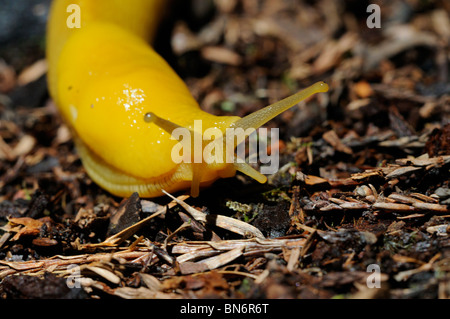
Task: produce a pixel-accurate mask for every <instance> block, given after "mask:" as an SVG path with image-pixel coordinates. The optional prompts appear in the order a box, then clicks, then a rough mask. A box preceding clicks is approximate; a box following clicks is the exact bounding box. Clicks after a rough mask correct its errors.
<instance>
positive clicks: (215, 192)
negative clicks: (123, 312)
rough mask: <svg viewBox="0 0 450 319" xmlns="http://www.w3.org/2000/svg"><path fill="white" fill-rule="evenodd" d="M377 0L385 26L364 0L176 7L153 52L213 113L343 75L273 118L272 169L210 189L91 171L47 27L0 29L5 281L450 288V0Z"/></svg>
mask: <svg viewBox="0 0 450 319" xmlns="http://www.w3.org/2000/svg"><path fill="white" fill-rule="evenodd" d="M374 3H378V4H379V8H380V9H381V12H380V21H379V22H380V25H379V26H380V28H370V27H369V25H370V23H369V24H368V22H374V23H376V22H377V20H376V16H372V18H370V17H369V16H370V15H371V13H372V11H370V12H367V8H368V6H369V4H370V3H369V2H368V1H361V0H353V1H335V0H322V1H317V2H313V1H278V0H263V1H246V0H242V1H238V0H229V1H222V0H216V1H203V0H202V1H182V2H180V3H178V5H179V6H181V8H178V9H177V12H178V13H169V14H168V15H167V18H166V21H165V22H164V27H162V28H161V33H160V34H159V36H158V39H157V41H156V44H155V48H156V50H157V51H158V52H160V53H161V55H163V56H164V57H165V58H166V59H167V61H168V62H169V63H170V64H171V65H172V66H173V67H174V69H175V70H176V71H177V72H178V73H179V74H180V76H181V77H182V78H183V79H184V80H185V82H186V83H187V85H188V87H189V89H190V90H191V92H192V94H193V96H194V97H195V98H196V100H197V101H199V104H200V105H201V107H202V108H203V109H204V110H206V111H208V112H210V113H213V114H216V115H238V116H244V115H246V114H249V113H251V112H253V111H255V110H257V109H260V108H262V107H264V106H265V105H268V104H270V103H273V102H275V101H278V100H280V99H282V98H284V97H286V96H288V95H290V94H293V93H294V92H296V91H298V90H300V89H302V88H304V87H306V86H308V85H310V84H312V83H314V82H316V81H324V82H326V83H328V85H329V86H330V90H329V92H328V93H326V94H318V95H315V96H314V97H312V98H310V99H309V100H308V101H307V102H306V103H300V104H299V105H298V106H296V107H294V108H292V109H291V110H289V111H287V112H285V113H283V114H282V115H280V116H278V117H277V118H275V119H274V120H273V121H271V122H270V123H269V124H268V125H267V127H269V128H279V136H280V141H279V142H277V143H274V144H272V145H270V146H269V147H270V148H271V149H273V148H278V150H279V152H280V169H279V171H278V172H277V173H276V174H274V175H271V176H269V182H268V183H267V184H263V185H261V184H259V183H257V182H255V181H252V180H251V179H250V178H248V177H246V176H243V175H241V174H238V175H237V176H236V177H233V178H229V179H222V180H219V181H217V182H216V183H214V184H213V185H212V186H211V187H209V188H207V189H202V190H201V192H200V196H199V197H197V198H191V197H189V195H186V194H185V193H183V192H181V193H177V194H168V195H167V196H164V197H161V198H150V199H149V198H140V197H139V196H138V195H137V194H134V195H132V196H130V197H129V198H118V197H115V196H112V195H111V194H109V193H108V192H106V191H104V190H103V189H101V188H100V187H99V186H97V185H96V184H95V183H93V182H92V180H91V179H90V178H89V176H88V175H87V174H86V172H85V170H84V168H83V166H82V164H81V161H80V158H79V156H78V155H77V152H76V149H75V148H74V144H73V141H72V138H71V133H70V130H69V128H68V127H67V125H66V124H64V123H63V121H62V119H61V117H60V115H59V113H58V111H57V108H56V106H55V104H54V103H53V101H52V100H51V98H50V97H49V95H48V91H47V84H46V70H47V65H46V62H45V59H44V52H43V45H42V43H43V42H42V41H44V38H43V37H44V34H40V35H39V34H38V36H33V37H31V35H28V36H24V37H23V38H21V39H23V40H21V41H19V42H17V41H13V40H11V39H9V40H8V37H7V35H6V36H5V37H3V38H2V37H1V36H2V35H1V34H0V40H2V41H4V42H3V44H2V45H1V47H2V48H1V50H0V56H1V57H2V59H0V226H1V229H0V297H1V298H5V299H35V298H70V299H72V298H75V299H85V298H88V299H90V298H106V299H110V298H129V299H137V298H171V299H172V298H182V299H195V298H221V299H222V298H236V299H256V298H267V299H272V298H281V299H289V298H294V299H306V298H309V299H311V298H314V299H318V298H324V299H330V298H362V299H366V298H367V299H368V298H389V299H413V298H418V299H428V298H431V299H437V298H449V297H450V237H449V234H450V189H449V175H450V171H449V169H450V124H449V119H450V82H449V61H450V50H449V45H450V14H449V13H450V3H449V2H448V1H445V0H441V1H418V0H411V1H389V2H388V3H387V1H375V2H374ZM46 8H47V2H46V1H44V2H43V4H41V7H38V8H37V9H36V8H34V9H36V10H34V11H33V12H34V14H36V15H37V14H43V15H45V12H46ZM38 9H39V10H40V11H39V10H38ZM2 10H4V11H3V12H0V14H7V13H8V12H6V13H5V10H7V8H6V7H5V8H4V9H2ZM180 12H181V13H180ZM374 12H375V11H374ZM375 13H376V12H375ZM17 19H18V18H17ZM33 23H34V22H33ZM25 27H26V25H25ZM25 34H26V32H25ZM5 39H6V40H5ZM118 151H120V150H118ZM149 165H151V163H149ZM169 195H170V196H169Z"/></svg>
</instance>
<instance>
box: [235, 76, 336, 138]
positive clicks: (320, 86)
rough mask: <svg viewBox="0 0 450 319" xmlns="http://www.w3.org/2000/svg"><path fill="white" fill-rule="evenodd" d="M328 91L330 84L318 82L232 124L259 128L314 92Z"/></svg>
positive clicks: (237, 126) (243, 127)
mask: <svg viewBox="0 0 450 319" xmlns="http://www.w3.org/2000/svg"><path fill="white" fill-rule="evenodd" d="M327 91H328V85H327V84H326V83H324V82H317V83H315V84H313V85H311V86H309V87H307V88H306V89H304V90H302V91H300V92H298V93H295V94H293V95H291V96H288V97H287V98H285V99H283V100H281V101H278V102H275V103H273V104H271V105H268V106H266V107H265V108H262V109H260V110H258V111H256V112H254V113H252V114H249V115H247V116H245V117H243V118H242V119H240V120H237V121H236V122H235V123H233V124H232V127H233V128H242V129H244V130H246V129H249V128H253V129H257V128H259V127H261V126H262V125H264V124H266V123H267V122H268V121H270V120H271V119H273V118H274V117H275V116H277V115H279V114H281V113H283V112H284V111H286V110H288V109H290V108H291V107H293V106H294V105H296V104H297V103H299V102H301V101H303V100H305V99H307V98H308V97H310V96H311V95H313V94H316V93H324V92H327Z"/></svg>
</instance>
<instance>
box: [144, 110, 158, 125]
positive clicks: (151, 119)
mask: <svg viewBox="0 0 450 319" xmlns="http://www.w3.org/2000/svg"><path fill="white" fill-rule="evenodd" d="M155 118H156V116H155V114H154V113H152V112H148V113H145V115H144V121H145V122H146V123H153V122H154V121H155Z"/></svg>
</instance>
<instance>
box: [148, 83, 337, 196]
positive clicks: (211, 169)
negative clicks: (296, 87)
mask: <svg viewBox="0 0 450 319" xmlns="http://www.w3.org/2000/svg"><path fill="white" fill-rule="evenodd" d="M327 91H328V85H327V84H326V83H324V82H317V83H315V84H313V85H311V86H310V87H308V88H306V89H304V90H302V91H300V92H298V93H296V94H294V95H291V96H289V97H287V98H285V99H283V100H281V101H278V102H276V103H274V104H271V105H268V106H266V107H265V108H263V109H260V110H258V111H256V112H254V113H252V114H249V115H247V116H245V117H243V118H238V119H236V120H234V119H233V122H231V124H230V123H227V124H226V125H225V127H223V126H220V125H218V126H216V127H209V128H207V129H206V130H203V129H202V127H201V126H200V128H198V127H197V128H196V125H195V124H194V129H190V128H185V127H181V126H179V125H177V124H175V123H172V122H170V121H168V120H165V119H162V118H160V117H158V116H157V115H156V114H154V113H151V112H149V113H147V114H145V116H144V120H145V122H147V123H153V124H155V125H157V126H159V127H160V128H162V129H164V130H165V131H167V132H168V133H169V134H171V135H172V137H173V138H175V139H177V140H179V141H180V137H182V138H181V141H180V143H178V144H177V145H178V147H179V149H177V150H173V152H172V155H174V154H175V156H172V159H173V160H176V161H179V162H180V163H181V162H183V165H186V164H188V165H189V166H188V167H189V168H190V172H191V174H190V176H191V195H192V196H193V197H196V196H198V194H199V188H200V185H201V184H210V183H211V182H212V181H214V180H215V179H217V178H219V177H222V178H223V177H231V176H234V175H235V173H236V171H240V172H242V173H244V174H245V175H248V176H249V177H252V178H253V179H255V180H257V181H258V182H260V183H265V182H266V181H267V177H266V176H264V175H263V174H261V173H260V172H258V171H257V170H255V169H254V168H253V167H251V166H250V165H249V164H247V163H245V162H242V161H238V160H237V158H236V156H235V154H234V151H235V149H236V147H237V145H239V144H240V143H242V142H244V141H245V138H246V137H247V136H248V135H249V134H248V132H249V130H250V131H253V130H256V129H258V128H259V127H261V126H262V125H264V124H265V123H267V122H268V121H270V120H271V119H273V118H274V117H276V116H277V115H279V114H280V113H282V112H284V111H286V110H288V109H289V108H291V107H292V106H294V105H296V104H297V103H299V102H300V101H302V100H304V99H306V98H308V97H310V96H311V95H313V94H316V93H321V92H327ZM236 131H240V132H247V133H246V134H238V135H236ZM231 132H232V133H231ZM213 136H214V138H212V137H213ZM181 149H182V150H183V155H182V156H179V157H177V156H176V155H177V151H180V150H181ZM174 151H175V152H174ZM178 155H179V152H178ZM174 157H177V158H176V159H175V158H174Z"/></svg>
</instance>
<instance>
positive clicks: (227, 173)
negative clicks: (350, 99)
mask: <svg viewBox="0 0 450 319" xmlns="http://www.w3.org/2000/svg"><path fill="white" fill-rule="evenodd" d="M164 2H165V1H164V0H162V1H161V0H127V1H123V0H122V1H121V0H77V1H76V0H55V1H54V3H53V5H52V10H51V13H50V18H49V24H48V31H47V59H48V65H49V69H48V82H49V90H50V94H51V96H52V97H53V99H54V101H55V103H56V104H57V106H58V108H59V110H60V112H61V114H62V116H63V118H64V120H65V121H66V122H67V123H68V124H69V126H70V127H71V129H72V132H73V135H74V140H75V144H76V147H77V150H78V152H79V154H80V158H81V160H82V162H83V165H84V167H85V168H86V171H87V173H88V174H89V176H90V177H91V178H92V179H93V180H94V181H95V182H96V183H97V184H99V185H100V186H101V187H103V188H104V189H106V190H108V191H109V192H111V193H113V194H115V195H117V196H129V195H130V194H132V193H133V192H138V193H139V195H140V196H142V197H155V196H160V195H162V194H163V193H162V190H165V191H167V192H175V191H177V190H181V189H186V188H189V187H191V193H192V194H193V195H197V194H198V189H199V187H203V186H207V185H209V184H211V183H212V182H213V181H215V180H216V179H218V178H222V177H231V176H234V175H235V173H236V170H240V171H242V172H244V173H246V174H247V175H250V176H252V177H254V178H256V179H257V180H259V181H260V182H264V181H265V179H264V176H261V174H259V173H258V172H256V171H254V170H253V169H251V167H250V166H245V165H242V164H240V165H238V164H234V163H212V164H207V163H206V162H205V161H204V160H205V159H203V161H201V162H200V163H198V162H196V163H194V161H193V162H192V163H185V162H182V163H176V162H174V161H173V158H172V150H173V148H174V146H175V145H176V144H177V143H178V141H177V140H175V139H173V138H171V129H173V128H175V127H183V128H186V129H188V130H190V131H191V132H192V133H193V134H194V135H195V134H201V135H203V133H204V131H205V130H206V129H208V128H212V127H214V128H217V129H218V130H220V131H221V132H224V134H225V130H226V129H227V128H229V127H242V128H244V129H245V128H249V127H253V128H255V129H256V128H257V127H259V126H261V125H262V124H264V123H265V122H267V121H268V120H270V119H271V118H273V117H275V116H276V115H278V114H279V113H281V112H283V111H284V110H286V109H287V108H289V107H291V106H293V105H295V104H296V103H298V102H299V101H300V100H301V99H304V98H306V97H308V96H310V95H312V94H314V93H317V92H325V91H326V90H327V86H326V84H324V83H318V84H315V85H314V86H311V87H310V88H308V89H306V90H308V91H306V90H305V91H302V92H300V93H297V94H296V95H294V96H292V97H290V98H287V99H285V100H283V101H280V102H278V103H276V105H275V104H274V105H271V106H268V107H266V108H264V109H262V110H260V111H258V112H255V113H253V114H251V115H249V116H247V117H244V118H242V119H241V118H239V117H235V116H221V117H218V116H214V115H211V114H209V113H206V112H204V111H202V110H201V109H200V107H199V105H198V103H197V102H196V101H195V100H194V99H193V97H192V95H191V94H190V92H189V90H188V88H187V86H186V85H185V84H184V82H183V81H182V80H181V79H180V78H179V76H178V75H177V74H176V73H175V72H174V71H173V70H172V69H171V68H170V66H169V65H168V64H167V62H166V61H165V60H164V59H163V58H162V57H160V56H159V55H158V54H157V53H156V52H155V51H154V50H153V49H152V48H151V46H150V45H149V44H148V43H149V41H151V39H152V37H153V35H154V32H155V29H156V26H157V24H158V17H159V16H160V15H161V10H162V6H163V3H164ZM73 4H75V5H77V6H78V7H79V9H80V10H79V13H80V18H81V26H80V27H79V28H69V27H68V22H67V21H68V18H69V17H70V15H71V12H68V7H69V5H73ZM146 114H147V115H148V114H152V115H154V116H153V118H152V120H151V121H145V118H146ZM155 119H156V120H155ZM195 120H201V121H202V122H201V123H202V128H201V130H200V131H196V130H195V129H196V126H195V125H194V123H195V122H194V121H195ZM152 122H153V123H152ZM203 146H206V144H205V145H203ZM258 174H259V175H258Z"/></svg>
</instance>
